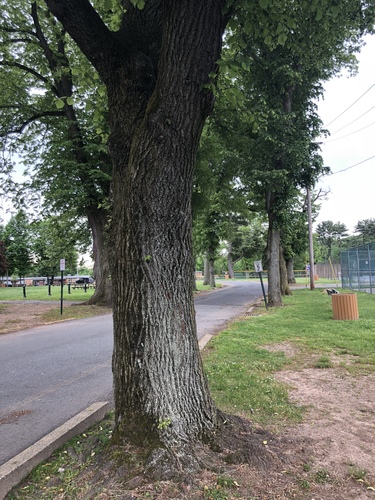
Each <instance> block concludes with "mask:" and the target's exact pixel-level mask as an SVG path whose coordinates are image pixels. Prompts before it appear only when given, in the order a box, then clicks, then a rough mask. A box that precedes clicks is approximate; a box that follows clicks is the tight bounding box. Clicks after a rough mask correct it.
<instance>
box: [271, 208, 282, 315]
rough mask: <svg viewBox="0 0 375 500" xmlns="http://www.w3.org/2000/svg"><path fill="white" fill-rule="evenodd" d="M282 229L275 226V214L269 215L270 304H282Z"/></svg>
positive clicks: (274, 305) (272, 305)
mask: <svg viewBox="0 0 375 500" xmlns="http://www.w3.org/2000/svg"><path fill="white" fill-rule="evenodd" d="M279 248H280V230H279V229H278V228H276V227H275V224H274V216H273V214H272V213H271V214H269V215H268V235H267V272H268V305H269V306H270V307H279V306H281V305H282V301H281V290H280V253H279Z"/></svg>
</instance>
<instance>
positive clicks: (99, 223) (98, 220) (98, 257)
mask: <svg viewBox="0 0 375 500" xmlns="http://www.w3.org/2000/svg"><path fill="white" fill-rule="evenodd" d="M88 220H89V225H90V228H91V232H92V237H93V254H94V278H95V292H94V293H93V295H92V296H91V298H90V299H89V300H88V301H87V302H85V304H97V305H104V306H108V307H111V306H112V280H111V271H110V262H109V261H110V244H109V242H108V234H107V229H108V228H107V224H108V213H107V211H106V210H104V209H103V208H94V209H92V210H91V212H90V213H89V214H88Z"/></svg>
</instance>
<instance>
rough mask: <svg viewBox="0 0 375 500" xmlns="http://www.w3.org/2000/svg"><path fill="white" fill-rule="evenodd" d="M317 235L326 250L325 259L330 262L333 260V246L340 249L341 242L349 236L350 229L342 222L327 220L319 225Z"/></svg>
mask: <svg viewBox="0 0 375 500" xmlns="http://www.w3.org/2000/svg"><path fill="white" fill-rule="evenodd" d="M316 233H317V235H318V241H319V243H320V244H321V245H322V247H323V249H324V254H323V257H324V259H325V260H327V261H328V260H330V259H331V258H332V249H333V246H334V245H336V246H337V247H340V242H341V240H342V239H343V238H345V237H347V236H348V229H347V227H346V226H345V224H342V223H341V222H332V221H330V220H326V221H323V222H320V223H319V224H318V225H317V227H316Z"/></svg>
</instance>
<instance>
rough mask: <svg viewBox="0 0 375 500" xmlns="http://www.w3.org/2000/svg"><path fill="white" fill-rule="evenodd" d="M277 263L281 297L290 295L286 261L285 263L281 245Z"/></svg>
mask: <svg viewBox="0 0 375 500" xmlns="http://www.w3.org/2000/svg"><path fill="white" fill-rule="evenodd" d="M279 261H280V290H281V295H292V292H291V290H290V287H289V283H288V272H287V267H286V261H285V257H284V251H283V247H282V246H281V245H280V255H279Z"/></svg>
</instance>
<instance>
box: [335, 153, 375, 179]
mask: <svg viewBox="0 0 375 500" xmlns="http://www.w3.org/2000/svg"><path fill="white" fill-rule="evenodd" d="M373 158H375V155H374V156H370V158H366V160H362V161H360V162H359V163H356V164H355V165H351V166H350V167H346V168H343V169H342V170H338V171H337V172H332V173H331V174H330V175H335V174H339V173H341V172H346V171H347V170H350V169H351V168H354V167H357V166H358V165H361V164H362V163H366V161H369V160H372V159H373Z"/></svg>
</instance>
